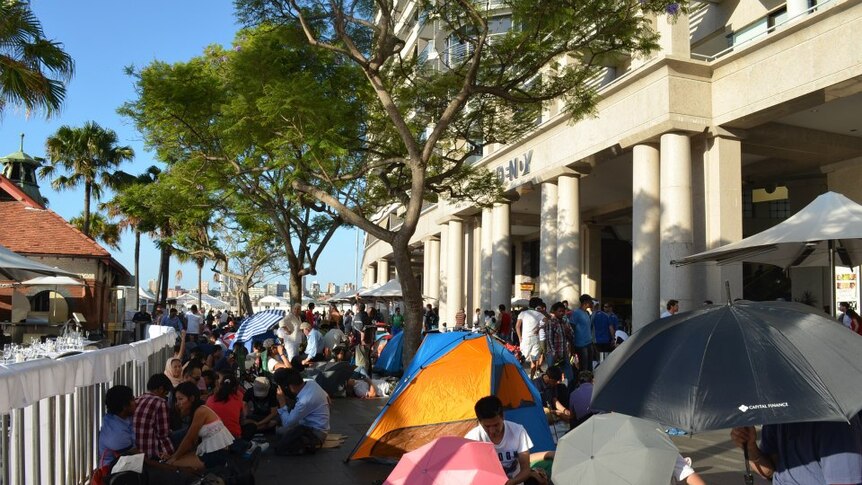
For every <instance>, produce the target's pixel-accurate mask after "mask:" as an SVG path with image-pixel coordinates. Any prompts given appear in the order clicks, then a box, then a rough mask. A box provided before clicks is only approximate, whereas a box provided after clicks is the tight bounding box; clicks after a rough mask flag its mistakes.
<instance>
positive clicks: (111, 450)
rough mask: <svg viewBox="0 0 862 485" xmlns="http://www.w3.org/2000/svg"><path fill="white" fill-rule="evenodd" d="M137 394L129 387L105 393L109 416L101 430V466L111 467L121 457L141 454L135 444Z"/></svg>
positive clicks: (105, 417)
mask: <svg viewBox="0 0 862 485" xmlns="http://www.w3.org/2000/svg"><path fill="white" fill-rule="evenodd" d="M135 406H136V403H135V394H134V392H133V391H132V388H130V387H128V386H122V385H117V386H114V387H112V388H110V389H108V392H106V393H105V407H106V408H107V411H108V412H107V414H105V416H104V417H103V418H102V427H101V429H99V466H100V467H101V466H105V465H109V464H111V463H113V462H115V461H116V460H117V458H119V457H120V456H121V455H134V454H137V453H140V451H139V450H138V448H137V447H136V443H135V427H134V423H133V417H134V415H135Z"/></svg>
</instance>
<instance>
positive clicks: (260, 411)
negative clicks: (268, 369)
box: [242, 376, 279, 436]
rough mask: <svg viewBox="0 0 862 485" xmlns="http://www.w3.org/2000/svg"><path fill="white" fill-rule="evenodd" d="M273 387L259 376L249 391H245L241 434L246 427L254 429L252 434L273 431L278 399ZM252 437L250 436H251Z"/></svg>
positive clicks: (276, 416)
mask: <svg viewBox="0 0 862 485" xmlns="http://www.w3.org/2000/svg"><path fill="white" fill-rule="evenodd" d="M275 392H276V391H275V386H273V385H272V384H271V383H270V382H269V379H267V378H266V377H263V376H260V377H257V378H255V380H254V383H253V384H252V386H251V388H250V389H247V390H246V391H245V395H244V397H243V401H244V402H245V418H244V419H243V421H242V429H243V432H244V433H246V429H247V427H248V426H253V427H254V433H253V435H254V434H257V433H265V432H268V431H275V427H276V425H277V424H278V422H279V419H278V398H277V397H276V395H275ZM253 435H252V436H253Z"/></svg>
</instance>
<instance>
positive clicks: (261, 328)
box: [234, 309, 284, 342]
mask: <svg viewBox="0 0 862 485" xmlns="http://www.w3.org/2000/svg"><path fill="white" fill-rule="evenodd" d="M283 318H284V310H275V309H272V310H263V311H260V312H257V313H255V314H254V315H252V316H250V317H248V318H247V319H245V320H244V321H243V322H242V324H240V326H239V330H237V332H236V337H235V338H234V340H241V341H243V342H247V341H249V340H251V338H252V337H254V336H255V335H259V334H262V333H264V332H267V331H269V330H270V329H272V327H274V326H275V325H277V324H278V322H280V321H281V319H283Z"/></svg>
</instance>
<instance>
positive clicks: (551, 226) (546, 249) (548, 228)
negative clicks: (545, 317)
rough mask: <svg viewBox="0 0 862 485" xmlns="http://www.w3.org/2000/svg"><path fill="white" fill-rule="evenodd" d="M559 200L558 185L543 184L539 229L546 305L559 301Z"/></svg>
mask: <svg viewBox="0 0 862 485" xmlns="http://www.w3.org/2000/svg"><path fill="white" fill-rule="evenodd" d="M557 199H558V194H557V184H555V183H551V182H545V183H543V184H542V207H541V222H540V228H539V295H541V297H542V298H544V299H545V303H548V302H555V301H557ZM569 303H570V304H571V302H569ZM548 304H549V305H550V303H548Z"/></svg>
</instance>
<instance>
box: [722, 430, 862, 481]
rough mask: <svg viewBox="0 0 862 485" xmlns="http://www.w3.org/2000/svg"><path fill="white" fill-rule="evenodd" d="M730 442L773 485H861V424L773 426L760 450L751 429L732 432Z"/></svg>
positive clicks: (753, 431) (755, 431)
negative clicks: (746, 456)
mask: <svg viewBox="0 0 862 485" xmlns="http://www.w3.org/2000/svg"><path fill="white" fill-rule="evenodd" d="M730 437H731V439H733V442H734V443H736V445H737V446H739V447H740V448H742V449H743V450H746V451H748V461H749V463H750V464H751V467H752V468H753V469H754V470H755V471H756V472H757V473H758V474H759V475H760V476H762V477H763V478H766V479H767V480H772V483H773V484H774V485H807V484H810V483H825V484H828V485H837V484H858V483H862V421H860V417H859V415H856V416H854V417H853V419H851V420H850V423H849V424H848V423H844V422H840V421H835V422H825V421H824V422H811V423H786V424H773V425H766V426H764V427H763V429H762V432H761V439H760V446H758V445H757V430H756V429H755V428H754V427H752V426H746V427H738V428H733V431H731V432H730Z"/></svg>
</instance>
